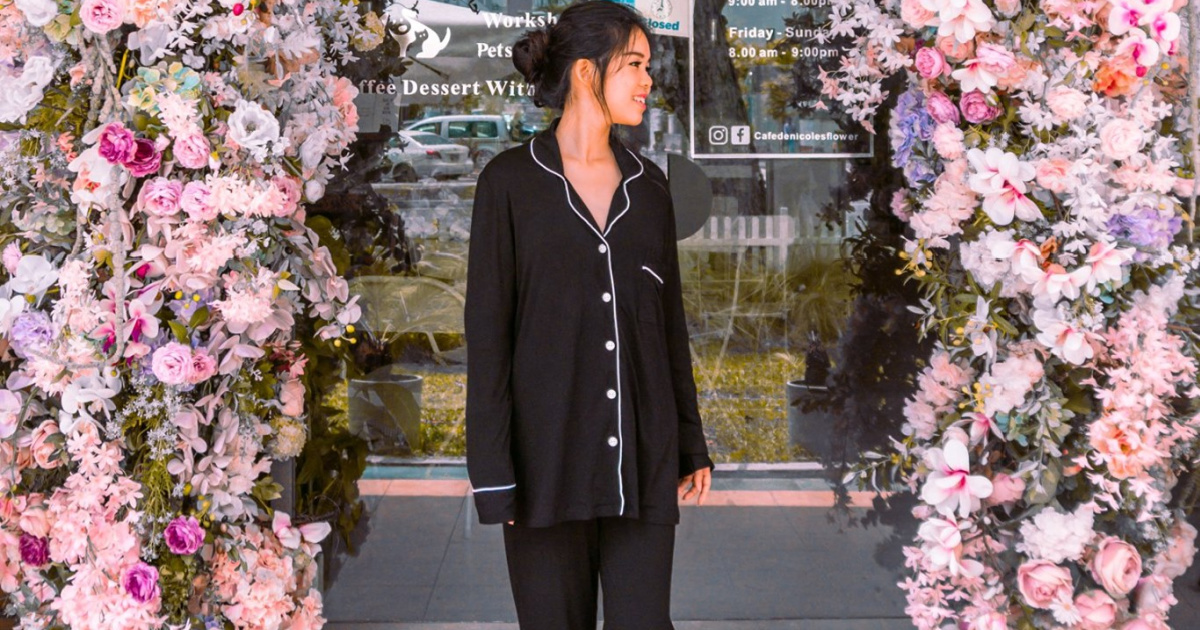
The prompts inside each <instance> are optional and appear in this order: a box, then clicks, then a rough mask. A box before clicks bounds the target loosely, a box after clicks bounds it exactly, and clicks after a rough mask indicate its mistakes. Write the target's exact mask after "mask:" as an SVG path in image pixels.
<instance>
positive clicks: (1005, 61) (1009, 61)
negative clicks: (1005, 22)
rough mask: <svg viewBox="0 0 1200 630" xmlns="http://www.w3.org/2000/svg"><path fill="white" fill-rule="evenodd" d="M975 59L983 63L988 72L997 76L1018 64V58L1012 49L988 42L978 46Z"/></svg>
mask: <svg viewBox="0 0 1200 630" xmlns="http://www.w3.org/2000/svg"><path fill="white" fill-rule="evenodd" d="M975 60H976V61H978V62H979V63H980V64H982V65H983V67H984V69H986V70H987V71H988V72H990V73H992V74H994V75H997V76H1003V75H1005V74H1008V71H1009V70H1011V69H1012V67H1013V66H1015V65H1017V58H1016V56H1015V55H1013V54H1012V52H1011V51H1009V50H1008V49H1007V48H1005V47H1003V46H999V45H997V44H990V43H987V42H985V43H982V44H979V45H978V46H976V48H975Z"/></svg>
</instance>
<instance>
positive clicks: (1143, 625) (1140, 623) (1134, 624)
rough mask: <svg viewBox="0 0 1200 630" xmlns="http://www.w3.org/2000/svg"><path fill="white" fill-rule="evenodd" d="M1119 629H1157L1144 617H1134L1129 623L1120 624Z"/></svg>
mask: <svg viewBox="0 0 1200 630" xmlns="http://www.w3.org/2000/svg"><path fill="white" fill-rule="evenodd" d="M1121 630H1157V629H1156V628H1155V627H1154V626H1152V625H1150V623H1149V622H1147V621H1146V620H1145V619H1134V620H1133V621H1130V622H1129V623H1127V624H1125V625H1123V626H1121Z"/></svg>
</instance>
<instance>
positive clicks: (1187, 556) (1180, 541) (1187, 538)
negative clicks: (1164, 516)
mask: <svg viewBox="0 0 1200 630" xmlns="http://www.w3.org/2000/svg"><path fill="white" fill-rule="evenodd" d="M1170 535H1171V542H1170V544H1169V545H1168V546H1167V550H1166V551H1164V552H1163V553H1162V555H1160V556H1159V558H1158V567H1157V568H1158V570H1159V572H1160V573H1162V574H1164V575H1166V576H1168V577H1170V578H1177V577H1179V576H1181V575H1183V574H1184V572H1186V571H1187V570H1188V567H1190V566H1192V559H1193V558H1195V557H1196V528H1195V527H1192V524H1191V523H1189V522H1187V521H1185V520H1182V519H1180V520H1177V521H1175V526H1174V527H1172V528H1171V531H1170Z"/></svg>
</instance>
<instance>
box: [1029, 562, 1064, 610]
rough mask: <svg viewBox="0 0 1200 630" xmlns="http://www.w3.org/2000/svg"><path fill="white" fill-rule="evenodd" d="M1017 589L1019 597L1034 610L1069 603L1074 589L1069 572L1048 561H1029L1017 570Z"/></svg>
mask: <svg viewBox="0 0 1200 630" xmlns="http://www.w3.org/2000/svg"><path fill="white" fill-rule="evenodd" d="M1017 588H1018V589H1019V590H1020V591H1021V597H1023V598H1025V602H1026V603H1028V604H1029V605H1030V606H1033V607H1034V608H1040V609H1042V610H1046V609H1049V608H1050V606H1051V604H1056V603H1065V602H1069V601H1071V594H1072V593H1073V592H1074V590H1075V588H1074V585H1073V583H1072V582H1071V572H1070V571H1068V570H1067V569H1065V568H1063V567H1060V566H1058V565H1057V564H1054V563H1053V562H1050V561H1048V560H1031V561H1029V562H1026V563H1025V564H1022V565H1021V566H1020V568H1018V569H1017Z"/></svg>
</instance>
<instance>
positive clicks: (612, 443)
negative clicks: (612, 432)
mask: <svg viewBox="0 0 1200 630" xmlns="http://www.w3.org/2000/svg"><path fill="white" fill-rule="evenodd" d="M608 445H609V446H616V445H617V438H615V437H610V438H608Z"/></svg>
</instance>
